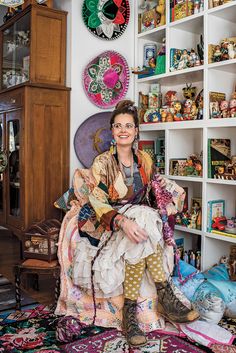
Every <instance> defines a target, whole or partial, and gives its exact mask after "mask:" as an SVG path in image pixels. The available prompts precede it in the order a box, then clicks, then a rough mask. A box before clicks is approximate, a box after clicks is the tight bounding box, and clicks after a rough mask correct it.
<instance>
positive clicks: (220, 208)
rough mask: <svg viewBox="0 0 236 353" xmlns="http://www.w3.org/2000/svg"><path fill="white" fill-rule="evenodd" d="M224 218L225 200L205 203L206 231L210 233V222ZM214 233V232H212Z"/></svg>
mask: <svg viewBox="0 0 236 353" xmlns="http://www.w3.org/2000/svg"><path fill="white" fill-rule="evenodd" d="M224 216H225V200H222V199H219V200H211V201H208V202H207V231H208V232H211V230H212V222H213V220H214V218H216V217H224ZM214 231H215V230H214Z"/></svg>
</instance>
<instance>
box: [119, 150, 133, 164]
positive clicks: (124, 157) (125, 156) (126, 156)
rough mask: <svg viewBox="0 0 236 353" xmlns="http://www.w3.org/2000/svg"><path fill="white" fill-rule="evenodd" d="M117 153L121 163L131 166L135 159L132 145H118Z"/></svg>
mask: <svg viewBox="0 0 236 353" xmlns="http://www.w3.org/2000/svg"><path fill="white" fill-rule="evenodd" d="M117 155H118V160H119V162H120V163H122V164H123V165H125V166H126V167H129V166H130V165H131V164H132V161H133V151H132V148H131V147H130V146H117Z"/></svg>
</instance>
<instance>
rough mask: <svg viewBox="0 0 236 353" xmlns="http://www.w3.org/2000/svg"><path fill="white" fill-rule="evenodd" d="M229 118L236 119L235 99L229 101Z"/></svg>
mask: <svg viewBox="0 0 236 353" xmlns="http://www.w3.org/2000/svg"><path fill="white" fill-rule="evenodd" d="M229 116H230V118H236V98H232V99H230V101H229Z"/></svg>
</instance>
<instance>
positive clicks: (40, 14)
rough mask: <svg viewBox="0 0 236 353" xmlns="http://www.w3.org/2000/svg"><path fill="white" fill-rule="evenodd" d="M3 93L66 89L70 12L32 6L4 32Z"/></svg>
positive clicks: (1, 64) (0, 33) (7, 25)
mask: <svg viewBox="0 0 236 353" xmlns="http://www.w3.org/2000/svg"><path fill="white" fill-rule="evenodd" d="M0 37H1V39H0V40H1V48H2V55H0V58H1V61H0V67H1V89H2V90H3V89H6V88H9V87H13V86H15V85H19V84H24V83H26V82H29V83H42V84H50V85H54V86H64V85H65V63H66V12H64V11H59V10H54V9H51V8H48V7H46V6H42V5H30V6H28V7H27V8H26V9H25V10H24V11H22V12H21V13H19V14H17V15H15V16H14V17H13V18H12V19H11V20H9V21H8V22H7V23H6V24H4V25H3V26H2V27H1V28H0Z"/></svg>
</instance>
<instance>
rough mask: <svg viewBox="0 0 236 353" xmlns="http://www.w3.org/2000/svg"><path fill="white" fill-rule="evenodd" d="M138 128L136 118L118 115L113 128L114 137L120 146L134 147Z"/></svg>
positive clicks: (128, 115)
mask: <svg viewBox="0 0 236 353" xmlns="http://www.w3.org/2000/svg"><path fill="white" fill-rule="evenodd" d="M137 134H138V128H137V127H135V124H134V118H133V116H132V115H130V114H127V113H125V114H118V115H116V117H115V120H114V123H113V126H112V135H113V137H114V139H115V141H116V143H117V145H120V146H132V143H133V141H134V139H135V136H137Z"/></svg>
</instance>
